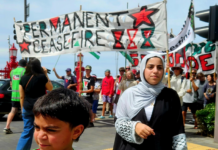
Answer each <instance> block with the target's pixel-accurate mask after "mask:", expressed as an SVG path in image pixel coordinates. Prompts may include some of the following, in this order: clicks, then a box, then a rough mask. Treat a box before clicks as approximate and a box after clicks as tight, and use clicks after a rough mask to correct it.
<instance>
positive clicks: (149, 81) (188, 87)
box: [4, 54, 217, 150]
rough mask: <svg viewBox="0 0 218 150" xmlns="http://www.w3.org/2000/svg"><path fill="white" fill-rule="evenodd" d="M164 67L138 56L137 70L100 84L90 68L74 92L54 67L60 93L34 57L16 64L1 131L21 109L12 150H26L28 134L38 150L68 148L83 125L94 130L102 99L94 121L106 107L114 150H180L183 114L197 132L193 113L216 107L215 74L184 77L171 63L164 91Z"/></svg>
mask: <svg viewBox="0 0 218 150" xmlns="http://www.w3.org/2000/svg"><path fill="white" fill-rule="evenodd" d="M143 64H145V65H143ZM168 69H169V66H168V65H167V66H166V67H165V64H164V61H163V59H162V57H161V56H159V55H154V54H150V55H147V56H146V57H145V58H143V60H142V63H141V67H140V70H138V71H137V70H135V69H132V70H131V68H130V66H126V68H124V67H121V68H119V75H117V76H116V78H115V80H114V78H113V77H112V76H111V72H110V70H108V69H107V70H105V77H104V78H103V80H102V82H99V81H98V78H97V76H96V75H95V74H92V75H91V71H92V67H91V66H89V65H87V66H86V67H85V73H86V74H85V76H84V77H83V79H82V80H83V90H77V88H76V87H77V85H78V84H79V83H77V80H76V77H75V76H73V75H72V73H71V69H70V68H67V69H66V75H64V76H59V75H58V73H57V72H56V70H55V68H54V69H53V71H54V73H55V75H56V77H57V78H58V79H62V80H64V88H65V89H57V90H52V89H53V86H52V83H51V81H50V79H49V77H48V74H47V69H46V68H44V67H42V66H41V63H40V61H39V60H38V59H35V58H34V59H32V60H30V61H29V62H28V63H27V62H26V61H25V60H20V61H19V67H18V68H16V69H14V70H13V71H12V72H11V74H10V76H11V86H12V98H11V100H12V109H11V112H10V113H9V115H8V118H7V123H6V127H5V128H4V132H5V133H6V134H11V133H13V132H12V131H11V129H10V123H11V121H12V120H13V117H14V116H15V114H16V113H17V112H18V109H19V108H21V110H22V118H23V121H24V130H23V132H22V134H21V137H20V139H19V141H18V144H17V150H30V148H31V144H32V138H33V134H34V138H35V141H36V142H37V144H38V145H39V147H40V150H46V149H47V147H50V148H51V149H63V147H64V146H65V147H67V146H69V145H70V144H71V148H72V144H73V141H78V140H79V137H80V135H81V134H82V133H83V131H84V129H85V128H86V127H94V121H95V118H96V117H97V115H96V114H97V107H98V101H99V98H100V96H101V97H102V99H103V108H102V113H101V116H99V118H100V119H105V112H106V107H107V104H108V105H109V111H110V115H109V118H114V121H115V128H116V131H117V134H116V137H115V143H114V150H124V149H125V150H135V149H137V150H138V149H139V150H140V149H143V147H148V149H176V148H178V147H179V146H180V148H181V149H182V148H183V149H185V147H187V146H186V141H185V135H184V133H185V131H184V126H185V121H186V113H187V110H191V113H192V114H193V120H194V128H197V127H198V125H197V121H196V111H197V110H200V109H203V108H204V107H205V106H206V105H207V104H209V103H215V97H216V82H215V81H216V80H217V75H215V74H212V75H211V74H209V75H207V76H205V75H204V74H203V73H197V70H195V69H194V68H193V69H192V71H191V72H190V73H188V74H186V75H185V74H183V69H182V67H181V65H176V66H175V67H173V68H171V69H172V71H173V74H172V75H171V78H170V84H171V88H167V84H168V83H167V81H168V80H167V79H168V75H167V74H165V73H164V72H167V71H168ZM48 91H50V92H48ZM75 91H78V92H75ZM46 93H47V94H46ZM79 95H81V97H82V98H80V96H79ZM77 114H79V115H77ZM69 116H71V117H69ZM67 125H68V126H69V127H68V126H67ZM168 129H169V130H168ZM59 137H63V138H61V139H60V138H59ZM172 139H173V142H172ZM172 143H173V145H172ZM178 143H180V144H178ZM154 146H156V148H154ZM158 147H161V148H158Z"/></svg>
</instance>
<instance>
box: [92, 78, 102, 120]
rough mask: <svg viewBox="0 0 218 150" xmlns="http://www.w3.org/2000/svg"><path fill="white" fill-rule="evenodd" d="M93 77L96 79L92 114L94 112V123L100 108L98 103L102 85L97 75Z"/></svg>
mask: <svg viewBox="0 0 218 150" xmlns="http://www.w3.org/2000/svg"><path fill="white" fill-rule="evenodd" d="M92 77H93V78H94V79H95V88H94V94H93V95H92V97H93V105H92V112H93V115H94V116H93V119H94V120H93V122H94V121H95V118H96V113H97V108H98V101H99V93H100V92H101V83H100V82H99V81H97V76H96V75H95V74H93V75H92Z"/></svg>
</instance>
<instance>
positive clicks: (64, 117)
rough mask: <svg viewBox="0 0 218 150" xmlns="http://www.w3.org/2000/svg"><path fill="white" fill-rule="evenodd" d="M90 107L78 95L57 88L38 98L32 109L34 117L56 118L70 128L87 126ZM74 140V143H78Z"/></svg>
mask: <svg viewBox="0 0 218 150" xmlns="http://www.w3.org/2000/svg"><path fill="white" fill-rule="evenodd" d="M89 112H90V106H89V104H88V103H87V102H86V101H85V100H84V99H82V98H80V97H79V95H78V94H77V93H76V92H74V91H72V90H69V89H64V88H59V89H56V90H53V91H51V92H50V93H48V94H46V95H44V96H42V97H40V98H39V99H38V100H37V101H36V103H35V104H34V107H33V113H34V115H35V116H39V115H42V116H43V117H51V118H56V119H59V120H61V121H64V122H67V123H69V124H70V127H71V128H73V127H76V126H78V125H83V126H84V129H85V128H86V127H87V126H88V125H89V121H90V113H89ZM78 140H79V138H78V139H76V141H78Z"/></svg>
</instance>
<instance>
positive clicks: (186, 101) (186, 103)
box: [182, 68, 200, 129]
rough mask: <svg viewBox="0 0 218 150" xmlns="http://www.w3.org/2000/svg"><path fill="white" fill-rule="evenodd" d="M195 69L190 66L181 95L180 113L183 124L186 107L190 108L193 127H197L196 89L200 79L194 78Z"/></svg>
mask: <svg viewBox="0 0 218 150" xmlns="http://www.w3.org/2000/svg"><path fill="white" fill-rule="evenodd" d="M196 73H197V70H196V69H195V68H192V76H191V77H190V78H189V80H187V84H186V87H185V91H186V93H185V95H184V96H183V105H182V115H183V124H184V125H185V120H186V113H187V109H188V107H189V108H190V109H191V112H192V115H193V118H194V120H195V126H194V129H197V128H198V124H197V120H196V114H195V113H196V109H197V108H196V107H197V103H196V101H197V100H198V89H199V85H200V81H199V80H198V79H196Z"/></svg>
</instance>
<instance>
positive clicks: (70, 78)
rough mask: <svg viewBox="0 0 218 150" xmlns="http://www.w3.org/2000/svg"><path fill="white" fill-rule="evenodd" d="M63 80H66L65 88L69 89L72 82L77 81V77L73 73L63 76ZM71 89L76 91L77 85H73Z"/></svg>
mask: <svg viewBox="0 0 218 150" xmlns="http://www.w3.org/2000/svg"><path fill="white" fill-rule="evenodd" d="M61 78H62V79H63V80H64V88H65V89H67V87H68V86H69V85H70V84H75V83H77V81H76V78H75V77H74V76H73V75H70V76H67V75H66V76H62V77H61ZM70 89H72V90H74V91H76V87H75V86H74V87H71V88H70Z"/></svg>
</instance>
